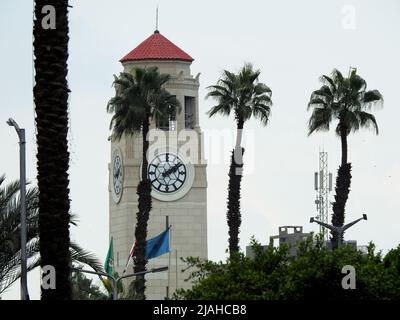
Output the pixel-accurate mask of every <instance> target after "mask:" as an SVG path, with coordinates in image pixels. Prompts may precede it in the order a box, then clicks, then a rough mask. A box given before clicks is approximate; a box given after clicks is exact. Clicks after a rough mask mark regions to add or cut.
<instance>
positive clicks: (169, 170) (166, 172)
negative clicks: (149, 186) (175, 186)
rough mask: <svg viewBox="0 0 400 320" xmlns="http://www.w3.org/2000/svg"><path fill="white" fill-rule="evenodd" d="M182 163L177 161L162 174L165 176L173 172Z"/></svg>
mask: <svg viewBox="0 0 400 320" xmlns="http://www.w3.org/2000/svg"><path fill="white" fill-rule="evenodd" d="M181 165H182V163H177V164H176V165H174V166H173V167H172V168H169V169H168V170H167V171H165V172H164V173H163V174H162V176H163V177H164V178H165V177H166V176H169V175H170V174H171V173H174V172H176V171H177V170H178V168H179V167H180V166H181Z"/></svg>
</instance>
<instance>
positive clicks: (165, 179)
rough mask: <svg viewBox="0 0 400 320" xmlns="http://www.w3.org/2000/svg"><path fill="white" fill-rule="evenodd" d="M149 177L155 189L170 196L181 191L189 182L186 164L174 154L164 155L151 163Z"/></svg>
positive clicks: (155, 158) (160, 155)
mask: <svg viewBox="0 0 400 320" xmlns="http://www.w3.org/2000/svg"><path fill="white" fill-rule="evenodd" d="M148 177H149V179H150V181H151V185H152V187H153V189H155V190H157V191H158V192H161V193H164V194H168V193H174V192H176V191H178V190H180V189H181V188H182V187H183V185H184V184H185V182H186V180H187V168H186V165H185V164H184V162H183V161H182V160H181V159H180V158H179V157H178V156H177V155H176V154H173V153H168V152H166V153H162V154H159V155H157V156H155V157H154V159H153V160H152V161H151V162H150V163H149V167H148Z"/></svg>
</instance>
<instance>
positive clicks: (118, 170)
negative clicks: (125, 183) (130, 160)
mask: <svg viewBox="0 0 400 320" xmlns="http://www.w3.org/2000/svg"><path fill="white" fill-rule="evenodd" d="M120 170H121V168H118V169H117V172H115V173H114V178H116V179H117V178H118V176H119V172H120Z"/></svg>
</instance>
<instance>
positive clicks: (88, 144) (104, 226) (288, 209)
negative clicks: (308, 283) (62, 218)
mask: <svg viewBox="0 0 400 320" xmlns="http://www.w3.org/2000/svg"><path fill="white" fill-rule="evenodd" d="M157 4H159V7H160V9H159V10H160V19H159V30H160V32H161V33H162V34H163V35H164V36H166V37H167V38H168V39H170V40H171V41H172V42H174V43H175V44H176V45H178V46H179V47H181V48H182V49H183V50H185V51H186V52H188V53H189V54H190V55H191V56H192V57H194V58H195V61H194V63H193V64H192V74H194V75H196V74H197V73H198V72H201V77H200V81H201V88H200V93H199V96H200V114H201V118H200V124H201V126H202V128H203V129H204V130H205V131H206V130H207V129H214V130H215V129H226V128H230V129H233V128H234V123H233V120H232V119H223V118H220V117H218V118H215V119H208V118H207V116H206V115H205V113H206V111H207V110H209V108H210V107H211V106H212V103H213V101H212V100H211V99H210V100H204V96H205V95H206V90H205V87H206V86H208V85H212V84H214V83H215V82H216V81H217V79H218V77H219V76H220V74H221V72H222V70H223V69H228V70H231V71H237V70H238V69H239V68H240V67H241V66H242V65H243V63H244V62H245V61H250V62H253V63H254V65H255V67H257V68H260V69H261V70H262V74H261V77H260V78H261V81H262V82H264V83H266V84H267V85H268V86H270V87H271V89H272V91H273V95H272V98H273V102H274V106H273V109H272V116H271V121H270V124H269V125H268V127H266V128H263V127H261V126H260V125H259V124H258V123H256V122H249V123H246V125H245V129H246V128H247V129H253V130H254V132H253V134H254V137H255V139H254V141H251V142H250V143H252V144H254V146H255V152H254V155H250V153H248V154H246V155H247V158H246V156H245V159H244V161H245V170H246V161H247V163H254V167H253V170H251V172H248V174H246V171H245V175H244V177H243V188H242V195H243V200H242V214H243V223H242V227H241V234H240V238H241V245H242V248H243V247H244V246H245V245H246V244H247V243H248V241H249V239H250V237H251V236H252V235H255V237H256V238H257V239H258V240H260V241H262V242H263V243H265V242H267V241H268V240H267V239H268V237H269V236H270V235H273V234H276V233H277V231H278V226H280V225H303V226H304V228H305V231H312V230H315V231H316V230H317V227H316V226H315V225H311V224H309V217H311V216H314V215H315V214H316V211H315V205H314V198H315V193H314V190H313V172H314V171H316V170H317V168H318V151H319V148H320V147H323V146H324V148H325V150H326V151H328V152H329V167H330V171H332V172H333V173H334V174H335V173H336V170H337V167H338V164H339V160H340V141H339V139H337V138H336V137H335V135H334V133H333V132H330V133H327V134H318V135H315V136H312V137H310V138H308V137H307V130H306V123H307V119H308V117H309V115H310V114H309V113H308V112H307V111H306V105H307V102H308V99H309V96H310V93H311V92H312V91H313V90H315V89H317V88H318V87H319V86H320V83H319V81H318V78H319V76H320V75H321V74H329V73H330V72H331V71H332V69H333V68H334V67H336V68H339V69H340V70H341V71H342V72H343V73H344V74H347V71H348V68H349V67H350V66H354V67H357V68H358V73H359V74H360V75H361V76H362V77H364V78H365V79H366V80H367V83H368V87H369V88H370V89H379V90H380V91H381V92H382V94H383V95H384V98H385V104H384V109H383V110H379V111H377V112H376V117H377V120H378V123H379V126H380V131H381V133H380V135H379V136H374V135H373V133H372V132H368V131H366V132H364V131H363V132H361V133H358V134H355V135H352V136H351V137H350V138H349V160H350V161H351V162H352V163H353V179H352V188H351V189H352V190H351V193H350V198H349V201H348V205H347V221H350V220H351V219H355V218H358V217H360V216H361V214H362V213H367V214H368V218H369V220H368V221H367V222H361V223H360V224H359V225H357V226H355V227H353V228H352V229H350V230H349V231H348V232H347V233H346V238H347V239H357V240H358V243H359V244H366V243H367V242H368V241H370V240H373V241H374V242H375V243H376V244H377V246H378V248H379V249H382V250H384V251H386V250H387V249H389V248H392V247H395V246H397V245H398V244H399V238H398V234H399V231H398V230H399V224H400V217H399V215H398V213H399V209H400V203H399V197H398V195H399V191H400V151H399V148H398V137H399V126H398V119H399V117H400V111H399V110H400V109H399V107H398V103H399V101H398V85H399V81H398V74H400V62H399V57H400V40H399V39H400V38H399V36H398V34H399V31H400V19H399V9H400V3H398V1H395V0H392V1H389V0H387V1H365V0H364V1H361V0H360V1H353V0H347V1H340V0H338V1H318V0H303V1H296V0H292V1H261V0H260V1H255V0H253V1H251V0H248V1H246V2H244V1H227V0H224V1H209V0H204V1H178V0H168V1H162V0H159V1H153V0H150V1H135V0H129V1H128V0H118V1H95V0H86V1H76V0H73V1H71V5H73V6H74V8H73V9H71V12H70V38H71V39H70V59H69V77H68V78H69V85H70V89H71V90H72V93H71V98H70V124H71V128H70V152H71V167H70V179H71V185H70V187H71V206H72V212H73V213H76V214H78V215H79V218H80V222H79V226H78V227H73V228H72V238H73V239H75V240H77V241H78V242H79V243H80V244H81V245H82V246H83V247H85V248H86V249H88V250H91V251H92V252H94V253H96V254H97V255H98V257H99V258H100V259H101V260H103V259H104V258H105V255H106V251H107V246H108V191H107V182H108V172H107V163H108V160H109V157H110V154H109V145H108V142H107V140H106V139H107V137H108V135H109V131H108V125H109V119H110V117H109V115H107V114H106V104H107V101H108V100H109V98H110V97H111V96H112V95H113V89H112V88H111V83H112V80H113V77H112V75H113V74H116V73H119V72H120V71H122V66H121V65H120V63H119V62H118V60H119V59H120V58H121V57H122V56H124V55H125V54H126V53H128V52H129V51H130V50H132V49H133V48H134V47H135V46H137V45H138V44H139V43H140V42H141V41H143V40H144V39H145V38H147V37H148V36H149V35H150V34H151V33H152V32H153V31H154V29H155V8H156V5H157ZM32 9H33V7H32V1H25V0H13V1H10V0H8V1H1V3H0V43H1V51H0V58H1V59H0V70H1V72H0V88H1V95H0V150H1V157H0V174H2V173H6V174H7V178H8V179H7V181H10V180H13V179H16V178H18V170H19V169H18V144H17V139H16V134H15V132H14V131H13V130H12V129H11V128H10V127H8V126H7V125H6V124H5V121H6V120H7V119H8V117H10V116H12V117H13V118H14V119H15V120H16V121H17V122H18V123H19V124H20V126H24V127H25V128H26V131H27V142H28V145H27V157H28V166H27V176H28V178H29V179H30V180H31V181H33V182H35V177H36V171H35V170H36V169H35V168H36V158H35V135H34V132H35V129H34V109H33V102H32V101H33V99H32V84H33V78H32V74H33V73H32V66H33V64H32V35H31V34H32ZM352 10H355V11H354V12H355V19H356V20H355V21H352V20H348V19H350V18H351V17H350V16H349V14H351V12H352ZM352 23H354V24H352ZM352 26H354V29H352V28H351V27H352ZM349 27H350V28H349ZM245 147H246V145H245ZM205 148H206V149H207V148H209V146H208V145H206V146H205ZM249 157H251V159H250V158H249ZM227 171H228V164H227V163H224V164H219V165H216V164H210V165H209V166H208V182H209V187H208V236H209V237H208V243H209V258H210V259H213V260H217V259H223V258H224V257H225V249H226V247H227V226H226V222H225V212H226V194H227V191H226V188H227ZM248 171H249V170H248ZM132 227H133V226H132ZM29 285H30V288H29V289H30V294H31V298H36V299H37V298H39V292H40V291H39V277H38V273H37V272H36V273H31V274H30V275H29ZM18 296H19V285H18V284H16V285H14V286H13V287H12V288H11V289H10V290H9V292H8V293H6V294H4V295H3V299H15V298H18Z"/></svg>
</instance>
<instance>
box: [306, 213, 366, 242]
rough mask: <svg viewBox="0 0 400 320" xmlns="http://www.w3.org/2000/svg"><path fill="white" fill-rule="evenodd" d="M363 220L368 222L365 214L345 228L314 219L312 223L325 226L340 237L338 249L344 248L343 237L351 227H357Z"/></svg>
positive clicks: (311, 219) (311, 220)
mask: <svg viewBox="0 0 400 320" xmlns="http://www.w3.org/2000/svg"><path fill="white" fill-rule="evenodd" d="M361 220H367V215H366V214H363V216H362V218H359V219H356V220H354V221H352V222H350V223H348V224H345V225H344V226H341V227H340V226H334V225H332V224H327V223H324V222H321V221H318V220H316V219H314V218H310V223H313V222H315V223H318V224H319V225H321V226H324V227H325V228H327V229H329V230H331V231H332V232H335V233H336V234H337V236H338V247H339V248H340V247H341V246H342V236H343V234H344V232H345V231H346V230H347V229H348V228H350V227H351V226H353V225H355V224H356V223H357V222H359V221H361Z"/></svg>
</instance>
